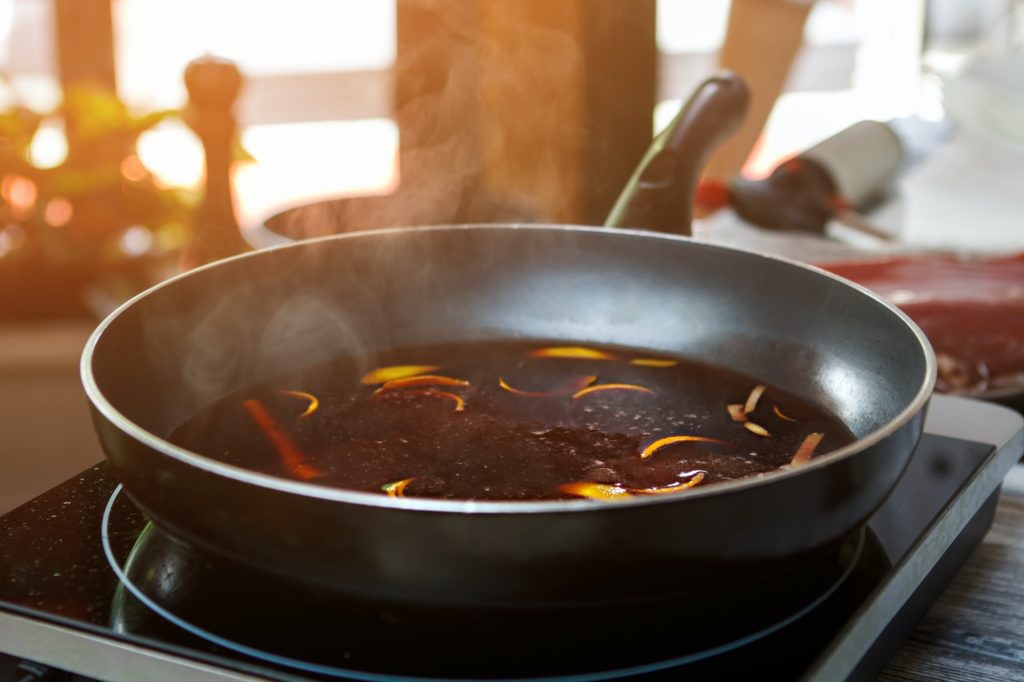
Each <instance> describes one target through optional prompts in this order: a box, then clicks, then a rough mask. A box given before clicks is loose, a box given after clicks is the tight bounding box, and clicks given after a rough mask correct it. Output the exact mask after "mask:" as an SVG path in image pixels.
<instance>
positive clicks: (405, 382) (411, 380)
mask: <svg viewBox="0 0 1024 682" xmlns="http://www.w3.org/2000/svg"><path fill="white" fill-rule="evenodd" d="M419 386H457V387H460V388H461V387H465V386H469V382H468V381H466V380H465V379H456V378H454V377H445V376H441V375H439V374H420V375H417V376H413V377H403V378H401V379H392V380H391V381H387V382H385V383H384V385H383V386H381V387H380V388H378V389H377V390H376V391H374V393H383V392H384V391H394V390H396V389H400V388H417V387H419Z"/></svg>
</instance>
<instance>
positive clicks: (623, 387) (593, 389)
mask: <svg viewBox="0 0 1024 682" xmlns="http://www.w3.org/2000/svg"><path fill="white" fill-rule="evenodd" d="M598 391H637V392H638V393H647V394H648V395H654V391H652V390H651V389H649V388H647V387H646V386H639V385H637V384H597V385H596V386H588V387H586V388H584V389H583V390H580V391H576V392H575V393H573V394H572V399H573V400H576V399H577V398H582V397H583V396H585V395H590V394H591V393H597V392H598Z"/></svg>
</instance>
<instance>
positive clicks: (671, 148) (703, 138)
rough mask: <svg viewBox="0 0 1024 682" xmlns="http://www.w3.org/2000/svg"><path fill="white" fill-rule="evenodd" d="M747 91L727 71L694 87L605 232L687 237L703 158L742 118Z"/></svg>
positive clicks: (630, 184)
mask: <svg viewBox="0 0 1024 682" xmlns="http://www.w3.org/2000/svg"><path fill="white" fill-rule="evenodd" d="M749 102H750V90H749V89H748V88H747V85H746V83H744V82H743V80H742V79H741V78H740V77H739V76H737V75H736V74H734V73H732V72H730V71H722V72H720V73H718V74H716V75H714V76H712V77H711V78H708V79H707V80H706V81H704V82H703V83H701V84H700V86H699V87H698V88H697V90H696V91H695V92H694V93H693V95H692V96H691V97H690V99H689V101H687V102H686V105H685V106H683V108H682V109H680V111H679V113H678V114H676V117H675V118H674V119H672V122H671V123H669V125H668V126H667V127H666V128H665V130H664V131H662V132H661V134H659V135H658V136H657V137H655V138H654V141H653V142H652V143H651V146H650V148H648V150H647V153H646V154H645V155H644V158H643V160H642V161H641V162H640V165H639V166H638V167H637V169H636V171H635V172H634V173H633V176H632V177H631V178H630V179H629V182H628V183H627V184H626V187H625V189H623V190H622V193H621V194H620V195H619V198H618V200H617V201H616V202H615V206H613V207H612V210H611V213H609V214H608V219H607V220H605V223H604V224H605V226H606V227H634V228H642V229H648V230H654V231H656V232H671V233H674V234H686V235H688V234H690V221H691V219H692V217H693V196H694V193H695V192H696V189H697V182H698V181H699V180H700V175H701V171H702V170H703V169H704V164H705V163H706V162H707V158H708V156H709V155H710V154H711V151H712V150H714V149H715V148H716V147H717V146H718V145H719V144H721V142H722V141H723V140H725V138H727V137H728V136H729V135H731V134H732V133H733V132H734V131H735V130H736V129H737V128H739V126H740V123H741V122H742V121H743V117H744V116H745V115H746V112H747V105H748V104H749Z"/></svg>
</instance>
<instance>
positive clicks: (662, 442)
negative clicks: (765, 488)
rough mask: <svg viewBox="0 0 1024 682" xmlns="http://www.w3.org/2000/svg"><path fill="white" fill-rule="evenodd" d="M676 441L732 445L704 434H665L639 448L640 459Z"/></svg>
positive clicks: (674, 443)
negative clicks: (641, 448)
mask: <svg viewBox="0 0 1024 682" xmlns="http://www.w3.org/2000/svg"><path fill="white" fill-rule="evenodd" d="M677 443H714V444H716V445H725V446H728V447H732V445H731V444H729V443H726V442H725V441H724V440H719V439H717V438H706V437H705V436H665V437H664V438H659V439H658V440H656V441H654V442H653V443H651V444H650V445H648V446H647V447H645V448H644V449H643V450H641V451H640V459H647V458H648V457H650V456H651V455H653V454H654V453H656V452H657V451H659V450H662V449H664V448H667V447H669V446H670V445H676V444H677Z"/></svg>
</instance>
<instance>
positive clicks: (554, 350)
mask: <svg viewBox="0 0 1024 682" xmlns="http://www.w3.org/2000/svg"><path fill="white" fill-rule="evenodd" d="M527 356H528V357H531V358H573V359H576V360H618V356H616V355H613V354H612V353H609V352H608V351H603V350H598V349H597V348H587V347H585V346H548V347H547V348H536V349H534V350H531V351H530V352H529V353H527Z"/></svg>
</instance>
